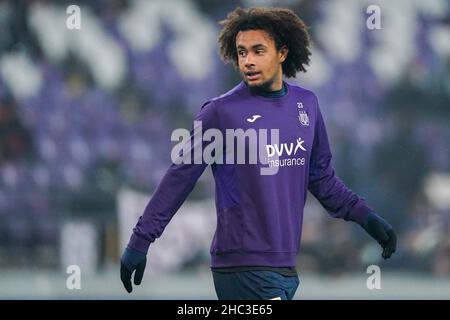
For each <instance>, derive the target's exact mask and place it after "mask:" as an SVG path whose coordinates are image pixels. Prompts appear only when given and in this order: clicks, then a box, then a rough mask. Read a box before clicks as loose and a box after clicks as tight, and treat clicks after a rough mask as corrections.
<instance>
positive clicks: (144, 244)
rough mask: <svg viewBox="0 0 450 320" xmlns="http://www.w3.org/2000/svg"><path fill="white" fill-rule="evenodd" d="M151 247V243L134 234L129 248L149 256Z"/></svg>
mask: <svg viewBox="0 0 450 320" xmlns="http://www.w3.org/2000/svg"><path fill="white" fill-rule="evenodd" d="M149 246H150V241H148V240H146V239H144V238H141V237H139V236H137V235H136V234H134V233H133V234H132V235H131V238H130V241H129V242H128V247H130V248H133V249H134V250H137V251H139V252H142V253H143V254H147V252H148V247H149Z"/></svg>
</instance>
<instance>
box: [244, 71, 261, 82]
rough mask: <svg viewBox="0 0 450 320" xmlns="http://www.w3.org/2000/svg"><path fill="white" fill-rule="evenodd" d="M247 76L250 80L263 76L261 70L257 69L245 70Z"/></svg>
mask: <svg viewBox="0 0 450 320" xmlns="http://www.w3.org/2000/svg"><path fill="white" fill-rule="evenodd" d="M245 77H246V78H247V80H248V81H255V80H258V79H259V78H260V77H261V72H257V71H249V72H245Z"/></svg>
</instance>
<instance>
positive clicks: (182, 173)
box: [128, 102, 218, 253]
mask: <svg viewBox="0 0 450 320" xmlns="http://www.w3.org/2000/svg"><path fill="white" fill-rule="evenodd" d="M214 108H215V105H214V103H213V102H211V103H206V104H205V105H203V107H202V108H201V110H200V112H199V113H198V114H197V116H196V117H195V121H201V125H202V131H201V132H204V131H206V130H207V129H210V128H218V119H217V116H216V114H217V113H216V111H215V109H214ZM201 132H200V131H198V130H195V127H194V128H193V129H192V131H191V135H190V139H189V140H190V141H189V142H188V143H189V145H188V147H187V149H188V150H189V155H186V154H183V157H186V156H188V157H191V160H192V161H191V162H190V164H186V163H181V164H176V163H172V165H171V166H170V167H169V169H168V170H167V171H166V173H165V175H164V177H163V178H162V180H161V182H160V183H159V184H158V186H157V188H156V190H155V192H154V194H153V196H152V197H151V199H150V201H149V203H148V204H147V206H146V208H145V210H144V213H143V215H142V216H141V217H140V218H139V220H138V222H137V224H136V226H135V228H134V229H133V234H132V235H131V239H130V242H129V244H128V246H130V247H132V248H134V249H136V250H138V251H140V252H143V253H147V251H148V247H149V246H150V244H151V243H152V242H153V241H155V239H157V238H158V237H160V236H161V234H162V233H163V231H164V229H165V227H166V226H167V224H168V223H169V222H170V220H171V219H172V217H173V216H174V214H175V213H176V212H177V211H178V209H179V208H180V207H181V205H182V204H183V202H184V201H185V200H186V198H187V196H188V195H189V194H190V193H191V191H192V189H193V188H194V186H195V184H196V182H197V180H198V179H199V178H200V176H201V175H202V173H203V171H204V170H205V168H206V167H207V166H208V164H207V163H205V161H203V158H202V159H201V161H200V162H198V161H196V162H194V160H193V157H192V155H194V154H195V152H194V149H195V148H196V147H195V144H197V150H200V151H201V152H202V151H203V149H204V148H205V147H206V146H207V145H208V144H209V143H210V142H208V143H206V142H203V141H202V140H203V139H201V138H202V137H201V134H202V133H201ZM199 135H200V136H199ZM195 136H197V137H195ZM198 144H201V147H200V148H198V147H199V146H198ZM181 154H182V153H181Z"/></svg>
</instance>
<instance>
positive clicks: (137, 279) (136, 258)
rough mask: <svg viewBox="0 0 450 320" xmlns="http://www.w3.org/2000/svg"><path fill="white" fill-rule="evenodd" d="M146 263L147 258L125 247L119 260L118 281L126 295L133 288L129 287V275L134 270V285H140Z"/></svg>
mask: <svg viewBox="0 0 450 320" xmlns="http://www.w3.org/2000/svg"><path fill="white" fill-rule="evenodd" d="M146 263H147V257H146V255H145V254H143V253H142V252H139V251H137V250H135V249H133V248H130V247H127V248H126V249H125V251H124V252H123V255H122V258H121V259H120V279H121V280H122V283H123V285H124V287H125V289H126V290H127V291H128V293H130V292H131V291H133V287H132V286H131V275H132V274H133V271H135V270H136V272H135V273H134V284H135V285H140V284H141V281H142V277H143V276H144V270H145V265H146Z"/></svg>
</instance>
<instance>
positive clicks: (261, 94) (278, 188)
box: [121, 8, 396, 300]
mask: <svg viewBox="0 0 450 320" xmlns="http://www.w3.org/2000/svg"><path fill="white" fill-rule="evenodd" d="M221 24H222V25H223V29H222V31H221V34H220V36H219V44H220V50H221V55H222V58H223V59H224V60H225V61H226V62H232V63H234V64H235V66H236V67H237V68H238V69H239V71H240V73H241V75H242V77H243V81H242V82H241V83H240V84H238V85H237V86H236V87H235V88H233V89H232V90H230V91H229V92H227V93H226V94H224V95H221V96H220V97H217V98H214V99H212V100H210V101H208V102H206V103H205V104H204V105H203V107H202V108H201V110H200V112H199V113H198V115H197V117H196V119H195V120H197V121H201V123H202V126H203V130H207V129H211V128H215V129H218V130H220V132H225V131H226V129H238V128H241V129H243V130H248V129H270V130H271V129H277V130H278V133H279V137H278V141H276V142H275V143H274V142H273V141H271V142H270V143H269V144H267V145H266V148H267V156H268V158H267V160H268V162H266V163H265V164H234V163H231V164H230V163H220V162H218V161H217V162H216V163H213V164H212V165H211V168H212V172H213V175H214V180H215V184H216V210H217V229H216V233H215V235H214V239H213V241H212V245H211V269H212V274H213V279H214V285H215V289H216V293H217V296H218V298H219V299H283V300H285V299H292V298H293V297H294V294H295V292H296V290H297V287H298V285H299V278H298V275H297V272H296V268H295V258H296V255H297V253H298V251H299V246H300V238H301V230H302V221H303V208H304V205H305V200H306V195H307V190H309V191H310V192H311V193H312V194H313V195H314V196H315V197H316V198H317V199H318V200H319V201H320V203H321V204H322V205H323V206H324V207H325V209H326V210H327V211H328V212H329V213H330V214H331V215H332V216H334V217H337V218H342V219H344V220H351V221H354V222H356V223H358V224H359V225H361V226H362V227H363V228H364V229H365V230H366V231H367V232H368V233H369V234H370V235H371V236H372V237H373V238H375V239H376V240H377V241H378V242H379V244H380V245H381V246H382V248H383V253H382V256H383V258H385V259H387V258H389V257H390V256H391V254H392V253H393V252H394V251H395V249H396V235H395V233H394V231H393V229H392V227H391V226H390V225H389V223H387V222H386V221H385V220H384V219H382V218H381V217H380V216H378V215H377V214H376V213H375V212H374V211H373V210H372V209H370V208H369V207H368V206H367V204H366V203H365V201H364V199H362V198H360V197H359V196H357V195H356V194H355V193H353V192H352V191H351V190H350V189H348V188H347V187H346V186H345V185H344V184H343V182H342V181H341V180H340V179H339V178H338V177H337V176H336V175H335V172H334V169H333V167H332V166H331V163H330V162H331V152H330V147H329V144H328V137H327V133H326V130H325V124H324V121H323V118H322V115H321V112H320V109H319V104H318V100H317V97H316V96H315V95H314V93H312V92H311V91H308V90H306V89H303V88H301V87H298V86H294V85H291V84H289V83H287V82H285V81H283V74H284V75H285V76H286V77H293V76H295V74H296V73H297V72H299V71H303V72H304V71H306V70H305V65H308V63H309V56H310V51H309V46H310V40H309V35H308V32H307V29H306V27H305V25H304V23H303V22H302V21H301V20H300V18H299V17H297V16H296V15H295V14H294V13H293V12H292V11H290V10H287V9H279V8H271V9H266V8H251V9H241V8H237V9H236V10H234V11H232V12H231V13H230V14H229V15H228V16H227V18H226V19H225V20H224V21H222V22H221ZM192 135H193V134H192ZM244 145H245V146H246V150H245V151H246V152H247V153H249V150H250V147H249V146H248V144H244ZM206 146H207V143H205V142H202V145H201V147H202V148H205V147H206ZM225 149H226V147H225ZM275 153H276V154H277V155H278V157H277V159H274V158H273V156H274V154H275ZM219 157H220V156H219ZM267 164H269V165H270V166H272V167H273V168H276V169H277V172H276V174H272V175H270V174H267V175H263V174H261V170H260V169H261V168H262V167H264V166H265V165H267ZM207 165H208V164H207V163H205V162H201V163H199V164H186V163H182V164H172V165H171V166H170V168H169V170H168V171H167V173H166V174H165V176H164V177H163V179H162V181H161V182H160V184H159V185H158V187H157V189H156V191H155V193H154V195H153V197H152V199H151V200H150V202H149V203H148V205H147V207H146V209H145V211H144V214H143V215H142V216H141V217H140V218H139V221H138V223H137V225H136V227H135V228H134V229H133V234H132V236H131V239H130V242H129V244H128V247H127V248H126V249H125V252H124V254H123V256H122V259H121V263H122V264H121V279H122V281H123V284H124V286H125V288H126V290H127V291H128V292H131V291H132V285H131V276H132V273H133V272H134V271H135V275H134V283H135V284H136V285H138V284H140V283H141V280H142V277H143V274H144V268H145V264H146V254H147V250H148V247H149V245H150V244H151V243H152V242H153V241H155V239H157V238H158V237H159V236H161V234H162V232H163V230H164V228H165V226H166V225H167V223H169V221H170V219H171V218H172V217H173V215H174V214H175V212H176V211H177V210H178V208H179V207H180V206H181V205H182V203H183V202H184V200H185V199H186V197H187V196H188V194H189V193H190V192H191V190H192V188H193V187H194V185H195V183H196V181H197V180H198V178H199V177H200V175H201V174H202V173H203V171H204V170H205V168H206V167H207Z"/></svg>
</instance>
